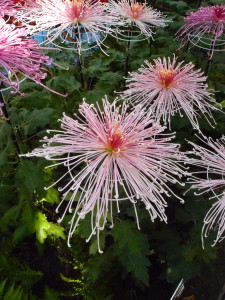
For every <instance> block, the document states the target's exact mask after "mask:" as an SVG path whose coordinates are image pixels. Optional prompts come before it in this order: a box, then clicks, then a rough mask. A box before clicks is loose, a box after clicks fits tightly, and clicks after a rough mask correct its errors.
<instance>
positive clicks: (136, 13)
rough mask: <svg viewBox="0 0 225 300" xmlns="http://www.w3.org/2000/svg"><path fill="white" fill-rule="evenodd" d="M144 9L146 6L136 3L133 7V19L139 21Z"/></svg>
mask: <svg viewBox="0 0 225 300" xmlns="http://www.w3.org/2000/svg"><path fill="white" fill-rule="evenodd" d="M144 7H145V4H144V3H141V2H135V3H133V4H132V5H131V11H132V17H133V19H137V18H138V17H139V16H140V14H141V13H142V12H143V9H144Z"/></svg>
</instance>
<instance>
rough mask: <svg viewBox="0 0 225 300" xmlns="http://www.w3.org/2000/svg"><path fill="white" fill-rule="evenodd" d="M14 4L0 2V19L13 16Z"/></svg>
mask: <svg viewBox="0 0 225 300" xmlns="http://www.w3.org/2000/svg"><path fill="white" fill-rule="evenodd" d="M15 8H16V4H15V2H14V1H13V0H1V1H0V17H2V18H3V17H4V16H6V15H7V16H13V15H14V14H15V12H16V9H15Z"/></svg>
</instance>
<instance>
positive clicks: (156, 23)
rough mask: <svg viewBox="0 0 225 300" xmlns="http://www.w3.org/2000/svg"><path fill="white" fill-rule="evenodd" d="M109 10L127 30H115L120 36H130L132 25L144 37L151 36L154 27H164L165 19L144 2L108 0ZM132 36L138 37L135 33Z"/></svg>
mask: <svg viewBox="0 0 225 300" xmlns="http://www.w3.org/2000/svg"><path fill="white" fill-rule="evenodd" d="M109 11H110V13H111V14H112V15H115V16H117V17H118V18H119V19H120V20H121V23H122V25H123V26H125V27H127V30H124V29H122V28H121V30H120V29H118V32H116V34H117V35H119V36H120V37H122V38H131V37H132V27H136V28H138V30H139V31H140V32H141V34H143V35H145V36H146V38H152V35H153V33H154V32H153V28H154V27H164V26H165V24H166V20H165V19H164V16H163V15H162V14H161V13H160V12H158V11H157V10H155V9H153V8H151V7H150V6H147V5H146V3H142V2H137V1H135V0H121V1H118V2H116V1H114V0H110V1H109ZM133 35H134V36H136V37H138V36H137V34H136V33H133Z"/></svg>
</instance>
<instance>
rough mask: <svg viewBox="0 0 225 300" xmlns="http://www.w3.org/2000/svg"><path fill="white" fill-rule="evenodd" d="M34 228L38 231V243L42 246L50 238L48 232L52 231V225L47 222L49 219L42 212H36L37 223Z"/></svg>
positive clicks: (35, 222)
mask: <svg viewBox="0 0 225 300" xmlns="http://www.w3.org/2000/svg"><path fill="white" fill-rule="evenodd" d="M34 228H35V231H36V237H37V239H38V241H39V242H40V243H41V244H42V243H44V240H45V239H46V238H47V236H48V231H49V229H50V224H49V222H48V221H47V218H46V216H45V215H44V214H42V213H41V212H40V211H38V212H36V216H35V221H34Z"/></svg>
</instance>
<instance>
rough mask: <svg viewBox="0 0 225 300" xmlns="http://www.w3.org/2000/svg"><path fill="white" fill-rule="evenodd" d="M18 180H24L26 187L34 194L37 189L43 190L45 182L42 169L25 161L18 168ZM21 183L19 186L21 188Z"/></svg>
mask: <svg viewBox="0 0 225 300" xmlns="http://www.w3.org/2000/svg"><path fill="white" fill-rule="evenodd" d="M16 176H17V179H19V180H22V182H23V183H25V187H26V188H27V189H28V190H29V191H30V192H33V191H34V190H36V189H37V188H40V189H41V190H43V187H44V180H43V173H42V171H41V170H40V167H39V166H38V165H36V164H34V163H33V162H32V161H30V160H28V159H25V160H22V161H21V163H20V164H19V166H18V168H17V174H16ZM20 184H21V183H20V182H19V183H18V185H19V186H20Z"/></svg>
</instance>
